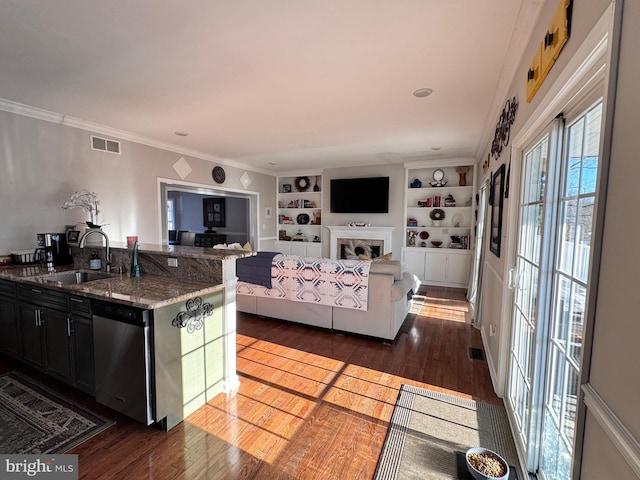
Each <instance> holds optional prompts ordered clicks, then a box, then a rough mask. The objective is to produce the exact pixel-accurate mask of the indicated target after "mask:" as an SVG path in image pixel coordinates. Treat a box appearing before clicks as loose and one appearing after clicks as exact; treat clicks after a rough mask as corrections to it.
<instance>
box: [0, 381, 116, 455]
mask: <svg viewBox="0 0 640 480" xmlns="http://www.w3.org/2000/svg"><path fill="white" fill-rule="evenodd" d="M113 423H114V422H113V421H111V420H108V419H106V418H103V417H101V416H100V415H97V414H95V413H93V412H91V411H90V410H88V409H86V408H85V407H83V406H81V405H78V404H77V403H75V402H72V401H71V400H69V399H67V398H64V397H63V396H61V395H59V394H57V393H56V392H54V391H52V390H50V389H48V388H47V387H45V386H44V385H41V384H40V383H38V382H36V381H35V380H32V379H31V378H29V377H27V376H25V375H22V374H20V373H18V372H15V371H14V372H9V373H6V374H4V375H0V452H1V453H4V454H43V453H65V452H67V451H69V450H71V449H72V448H73V447H75V446H77V445H79V444H80V443H82V442H84V441H85V440H87V439H89V438H91V437H93V436H94V435H96V434H98V433H100V432H102V431H103V430H105V429H106V428H108V427H110V426H111V425H113Z"/></svg>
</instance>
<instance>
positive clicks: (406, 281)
mask: <svg viewBox="0 0 640 480" xmlns="http://www.w3.org/2000/svg"><path fill="white" fill-rule="evenodd" d="M415 284H416V278H415V275H414V274H413V273H410V272H404V275H403V276H402V280H397V281H395V282H394V283H393V285H391V301H392V302H397V301H398V300H402V299H404V300H406V299H407V297H408V295H407V293H408V292H409V291H412V294H411V296H413V293H415V291H413V289H414V288H415Z"/></svg>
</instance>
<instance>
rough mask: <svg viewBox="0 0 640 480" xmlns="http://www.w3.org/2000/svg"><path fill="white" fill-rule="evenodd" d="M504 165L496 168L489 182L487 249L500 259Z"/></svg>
mask: <svg viewBox="0 0 640 480" xmlns="http://www.w3.org/2000/svg"><path fill="white" fill-rule="evenodd" d="M504 182H505V179H504V164H502V165H500V167H498V170H496V173H494V174H493V178H492V180H491V229H490V232H491V238H490V241H489V249H490V250H491V251H492V252H493V253H494V255H495V256H496V257H500V243H501V239H502V207H503V204H504Z"/></svg>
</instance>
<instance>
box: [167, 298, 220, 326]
mask: <svg viewBox="0 0 640 480" xmlns="http://www.w3.org/2000/svg"><path fill="white" fill-rule="evenodd" d="M185 306H186V308H187V310H186V311H183V312H180V313H178V314H177V315H176V316H175V317H174V318H173V320H171V325H173V326H174V327H176V328H186V329H187V333H193V332H195V331H196V330H201V329H202V325H203V324H204V319H205V318H206V317H210V316H211V315H212V314H213V305H211V304H210V303H203V302H202V298H200V297H195V298H191V299H189V300H187V301H186V303H185Z"/></svg>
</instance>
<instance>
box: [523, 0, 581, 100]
mask: <svg viewBox="0 0 640 480" xmlns="http://www.w3.org/2000/svg"><path fill="white" fill-rule="evenodd" d="M571 11H572V0H560V5H558V8H557V10H556V13H555V14H554V15H553V18H552V19H551V23H549V26H548V27H547V31H546V33H545V35H544V38H543V39H542V42H540V46H539V47H538V49H537V50H536V53H535V54H534V56H533V59H532V60H531V64H530V65H529V69H528V70H527V103H529V102H531V100H532V99H533V97H534V96H535V94H536V92H537V91H538V89H539V88H540V86H541V85H542V83H543V82H544V80H545V78H546V77H547V74H548V73H549V71H550V70H551V67H553V64H554V63H555V62H556V59H557V58H558V56H559V55H560V51H561V50H562V47H564V44H565V43H567V40H569V34H570V32H571Z"/></svg>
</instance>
